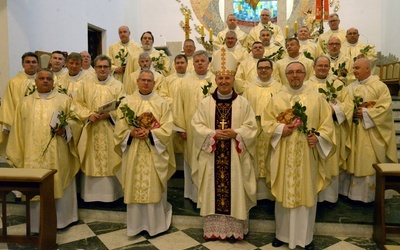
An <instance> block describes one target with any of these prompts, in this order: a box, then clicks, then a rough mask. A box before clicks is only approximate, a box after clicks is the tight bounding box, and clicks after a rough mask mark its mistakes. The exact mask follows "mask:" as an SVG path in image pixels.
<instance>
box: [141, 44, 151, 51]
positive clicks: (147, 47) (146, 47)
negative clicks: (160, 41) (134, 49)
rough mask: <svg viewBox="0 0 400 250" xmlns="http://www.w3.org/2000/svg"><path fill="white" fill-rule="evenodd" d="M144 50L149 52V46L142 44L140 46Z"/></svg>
mask: <svg viewBox="0 0 400 250" xmlns="http://www.w3.org/2000/svg"><path fill="white" fill-rule="evenodd" d="M142 47H143V49H144V50H150V49H151V45H147V44H143V45H142Z"/></svg>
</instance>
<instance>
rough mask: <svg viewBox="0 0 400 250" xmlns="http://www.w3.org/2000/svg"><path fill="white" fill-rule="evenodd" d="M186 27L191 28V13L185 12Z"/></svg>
mask: <svg viewBox="0 0 400 250" xmlns="http://www.w3.org/2000/svg"><path fill="white" fill-rule="evenodd" d="M185 25H186V26H189V13H188V12H185Z"/></svg>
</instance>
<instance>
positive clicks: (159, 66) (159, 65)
mask: <svg viewBox="0 0 400 250" xmlns="http://www.w3.org/2000/svg"><path fill="white" fill-rule="evenodd" d="M165 59H166V55H165V52H164V51H162V50H161V51H160V54H159V56H158V57H152V58H151V61H152V62H153V67H154V70H155V71H160V72H161V71H163V70H165Z"/></svg>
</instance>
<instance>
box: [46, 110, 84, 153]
mask: <svg viewBox="0 0 400 250" xmlns="http://www.w3.org/2000/svg"><path fill="white" fill-rule="evenodd" d="M54 115H57V119H58V122H57V123H56V124H55V126H54V127H53V126H52V124H50V128H51V130H50V135H51V137H50V140H49V142H48V143H47V145H46V148H45V149H44V150H43V153H42V157H43V156H44V155H45V153H46V152H47V149H48V148H49V146H50V143H51V141H52V140H53V138H54V137H55V136H56V133H55V132H54V130H55V129H61V128H64V127H66V126H67V125H68V120H73V121H77V120H78V117H76V116H75V115H73V114H72V113H71V112H69V113H65V112H64V110H61V111H55V112H54Z"/></svg>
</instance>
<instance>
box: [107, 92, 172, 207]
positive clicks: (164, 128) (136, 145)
mask: <svg viewBox="0 0 400 250" xmlns="http://www.w3.org/2000/svg"><path fill="white" fill-rule="evenodd" d="M150 95H151V96H149V98H148V99H142V96H141V95H140V94H139V92H138V91H136V92H135V93H133V95H129V96H127V97H126V98H125V99H124V100H123V101H122V102H121V105H125V104H127V105H128V106H129V108H130V109H132V110H133V111H134V112H135V114H136V115H138V116H140V115H141V114H143V113H144V112H151V113H152V114H153V115H154V117H155V118H156V120H157V121H158V122H159V124H160V127H159V128H153V129H152V130H151V133H152V134H153V135H155V137H157V138H158V139H159V140H160V142H161V144H162V145H164V146H165V147H166V149H165V150H164V151H162V152H161V153H160V152H159V151H158V150H157V149H156V148H155V146H154V145H151V143H150V140H149V139H148V138H147V139H145V140H138V139H135V138H133V139H132V142H131V144H130V145H129V146H128V148H127V149H126V150H125V151H124V152H121V146H120V145H121V143H123V142H124V140H126V138H127V136H129V133H130V132H131V130H132V129H133V127H131V126H129V125H128V123H127V120H126V118H124V119H118V120H117V122H116V126H115V133H114V141H115V144H116V147H115V148H116V151H117V152H119V154H121V156H122V165H121V166H116V167H115V168H114V172H115V175H116V177H117V178H118V180H119V181H120V183H121V185H122V188H123V190H124V202H125V203H126V204H130V203H157V202H159V201H160V200H161V198H162V193H163V192H165V191H166V189H167V181H168V179H169V178H170V177H171V176H172V174H173V173H174V172H175V158H174V152H173V146H172V138H171V134H172V126H173V121H172V113H171V110H170V108H169V105H168V102H167V101H165V100H164V99H163V98H161V97H160V96H159V95H158V94H157V93H156V92H152V93H151V94H150ZM117 113H118V117H119V118H121V117H123V114H122V112H121V110H119V109H118V112H117ZM155 137H153V138H155Z"/></svg>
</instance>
